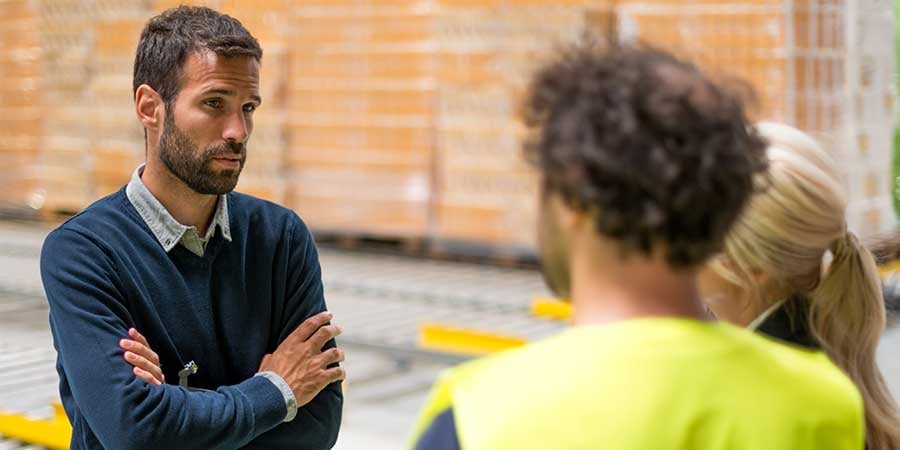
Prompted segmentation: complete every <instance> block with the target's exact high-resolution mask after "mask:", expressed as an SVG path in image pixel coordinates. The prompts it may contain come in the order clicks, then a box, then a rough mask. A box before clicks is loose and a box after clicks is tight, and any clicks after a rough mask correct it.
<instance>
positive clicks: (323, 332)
mask: <svg viewBox="0 0 900 450" xmlns="http://www.w3.org/2000/svg"><path fill="white" fill-rule="evenodd" d="M341 331H342V330H341V327H339V326H337V325H325V326H324V327H321V328H319V330H318V331H316V334H314V335H312V337H311V338H309V344H310V345H312V346H313V348H314V349H315V350H321V349H322V347H324V346H325V344H326V343H327V342H328V341H330V340H332V339H334V338H335V337H336V336H338V335H340V334H341Z"/></svg>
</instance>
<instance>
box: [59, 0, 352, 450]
mask: <svg viewBox="0 0 900 450" xmlns="http://www.w3.org/2000/svg"><path fill="white" fill-rule="evenodd" d="M261 58H262V50H261V49H260V46H259V44H258V42H257V40H256V39H255V38H254V37H253V36H252V35H251V34H250V33H249V32H248V31H247V30H246V29H245V28H244V27H243V26H242V25H241V23H240V22H238V21H237V20H235V19H233V18H231V17H229V16H226V15H222V14H220V13H218V12H216V11H214V10H212V9H208V8H200V7H185V6H182V7H179V8H176V9H171V10H168V11H165V12H163V13H162V14H160V15H158V16H156V17H153V18H152V19H150V20H149V22H148V23H147V25H146V27H145V28H144V30H143V32H142V33H141V37H140V41H139V44H138V47H137V56H136V58H135V65H134V86H133V87H134V99H135V111H136V114H137V118H138V120H139V121H140V123H141V125H142V126H143V128H144V131H145V139H146V163H145V164H144V165H142V166H140V167H139V168H137V169H136V170H135V172H134V174H133V176H132V179H131V181H130V182H129V183H128V184H127V185H126V186H125V187H123V188H122V189H120V190H119V191H118V192H115V193H113V194H111V195H109V196H108V197H106V198H103V199H101V200H99V201H97V202H96V203H94V204H93V205H91V206H89V207H88V208H86V209H85V210H84V211H83V212H81V213H80V214H78V215H76V216H75V217H73V218H71V219H70V220H68V221H67V222H65V223H64V224H63V225H61V226H60V227H59V228H57V229H56V230H54V231H53V232H52V233H50V235H49V236H48V237H47V239H46V241H45V243H44V246H43V249H42V252H41V276H42V278H43V283H44V289H45V291H46V293H47V299H48V301H49V304H50V326H51V330H52V333H53V342H54V346H55V348H56V350H57V352H58V359H57V371H58V373H59V378H60V384H59V390H60V396H61V398H62V403H63V406H64V407H65V411H66V414H67V416H68V418H69V420H70V422H71V423H72V427H73V433H72V441H71V448H72V449H101V448H107V449H156V450H159V449H203V448H216V449H234V448H242V447H243V448H259V449H262V448H268V449H275V448H279V449H288V448H289V449H298V448H300V449H324V448H330V447H331V446H333V445H334V443H335V440H336V437H337V433H338V429H339V427H340V420H341V408H342V403H343V397H342V394H341V387H340V383H339V381H340V380H341V379H343V378H344V372H343V369H342V368H341V367H339V366H338V362H339V361H341V360H342V359H343V353H342V351H341V350H339V349H337V348H336V347H335V342H334V337H335V336H336V335H337V334H338V333H339V332H340V329H339V328H338V327H337V326H335V325H330V324H329V321H330V319H331V315H330V313H328V312H326V311H325V309H326V307H325V300H324V298H323V291H322V279H321V270H320V267H319V262H318V257H317V253H316V246H315V243H314V242H313V238H312V236H311V234H310V232H309V230H308V229H307V228H306V226H305V225H304V223H303V222H302V221H301V220H300V218H299V217H297V215H296V214H295V213H293V212H292V211H290V210H288V209H285V208H283V207H281V206H278V205H275V204H273V203H269V202H266V201H263V200H260V199H257V198H253V197H250V196H247V195H242V194H239V193H236V192H232V190H233V189H234V187H235V185H236V183H237V181H238V177H239V175H240V173H241V169H242V168H243V166H244V162H245V159H246V156H247V143H248V140H249V138H250V135H251V133H252V131H253V112H254V111H255V110H256V108H257V107H258V106H259V105H260V103H261V101H262V99H261V98H260V95H259V67H260V61H261ZM151 346H152V349H153V350H150V349H149V348H150V347H151ZM132 365H134V366H135V367H132ZM141 367H144V368H147V369H148V370H150V369H151V368H152V367H157V368H159V367H161V369H157V370H158V371H159V372H156V373H153V374H152V375H153V377H154V379H159V380H160V381H162V380H165V381H166V382H165V383H162V382H156V383H148V382H147V381H145V380H146V379H147V378H146V377H147V376H148V375H149V374H148V373H147V372H145V371H143V370H142V369H141Z"/></svg>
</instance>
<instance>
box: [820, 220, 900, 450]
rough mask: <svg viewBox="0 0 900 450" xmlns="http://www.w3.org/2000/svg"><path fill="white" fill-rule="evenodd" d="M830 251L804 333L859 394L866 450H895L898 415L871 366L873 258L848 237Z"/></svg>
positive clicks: (880, 313)
mask: <svg viewBox="0 0 900 450" xmlns="http://www.w3.org/2000/svg"><path fill="white" fill-rule="evenodd" d="M831 252H832V261H831V264H830V266H829V267H828V269H827V272H826V273H825V275H824V276H823V278H822V280H821V282H820V283H819V285H818V287H816V289H815V290H813V291H812V292H811V293H810V295H809V298H810V305H809V325H810V331H811V332H812V333H813V335H814V336H815V337H816V340H817V341H818V342H819V343H820V345H821V346H822V349H823V350H825V352H826V353H827V354H828V356H829V357H830V358H831V360H832V361H834V363H835V364H837V365H838V366H839V367H840V368H841V369H843V370H844V372H845V373H847V375H848V376H849V377H850V378H851V379H852V380H853V382H854V383H856V386H857V387H858V388H859V390H860V392H861V394H862V397H863V401H864V404H865V407H866V443H867V446H868V448H869V449H870V450H898V449H900V416H898V413H897V405H896V403H895V402H894V399H893V397H892V396H891V393H890V391H889V390H888V388H887V385H886V384H885V382H884V379H883V378H882V376H881V372H880V371H879V370H878V365H877V362H876V361H875V351H876V349H877V347H878V341H879V339H880V338H881V333H882V332H883V331H884V327H885V310H884V298H883V297H882V292H881V280H880V278H879V276H878V269H877V267H876V266H875V259H874V258H873V257H872V255H871V254H870V253H869V251H868V250H866V248H865V247H863V246H862V245H861V244H860V242H859V240H858V239H857V238H856V236H855V235H854V234H853V233H851V232H846V233H845V234H844V235H843V236H841V237H839V238H838V239H836V240H835V242H834V244H833V245H832V246H831Z"/></svg>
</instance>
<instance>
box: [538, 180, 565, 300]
mask: <svg viewBox="0 0 900 450" xmlns="http://www.w3.org/2000/svg"><path fill="white" fill-rule="evenodd" d="M540 209H541V210H540V213H539V214H540V215H539V217H538V250H539V251H540V261H541V274H542V275H543V276H544V282H545V283H546V284H547V287H549V288H550V291H552V292H553V294H554V295H556V296H557V297H559V298H561V299H569V296H570V294H571V279H570V275H571V274H570V271H569V257H568V248H567V239H566V237H565V236H564V235H563V233H562V232H561V230H560V227H559V225H558V223H557V218H556V217H555V216H554V215H553V212H552V211H551V208H549V207H548V205H547V204H546V198H542V201H541V207H540Z"/></svg>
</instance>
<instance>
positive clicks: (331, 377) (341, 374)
mask: <svg viewBox="0 0 900 450" xmlns="http://www.w3.org/2000/svg"><path fill="white" fill-rule="evenodd" d="M346 378H347V372H346V371H344V368H343V367H334V368H331V369H327V370H325V371H323V372H322V380H323V381H324V382H325V384H326V385H329V384H331V383H334V382H335V381H341V380H344V379H346Z"/></svg>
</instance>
